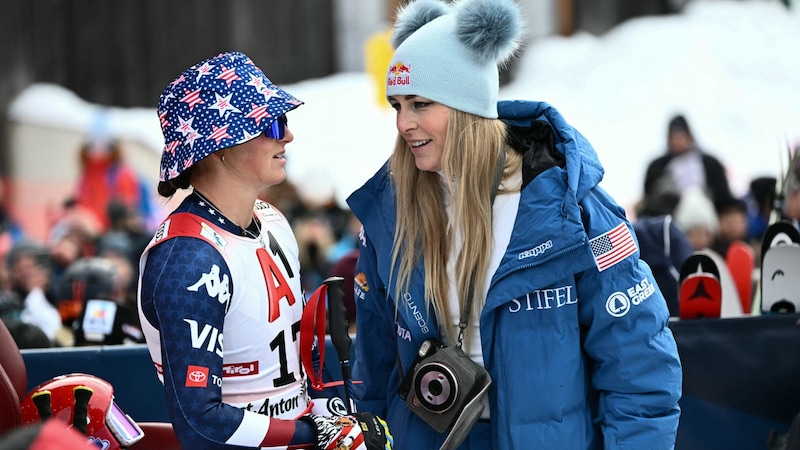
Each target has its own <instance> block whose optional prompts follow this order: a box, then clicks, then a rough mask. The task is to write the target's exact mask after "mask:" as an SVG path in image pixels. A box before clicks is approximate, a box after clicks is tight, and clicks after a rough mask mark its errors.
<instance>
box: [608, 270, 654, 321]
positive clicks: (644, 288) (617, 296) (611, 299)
mask: <svg viewBox="0 0 800 450" xmlns="http://www.w3.org/2000/svg"><path fill="white" fill-rule="evenodd" d="M655 292H656V285H655V283H652V282H650V280H648V279H647V278H644V279H642V281H640V282H638V283H636V285H634V286H631V287H629V288H628V289H626V290H625V292H614V293H613V294H611V295H610V296H608V300H606V311H608V313H609V314H611V316H613V317H622V316H624V315H625V314H628V311H630V309H631V308H632V307H634V306H637V305H639V304H641V303H642V302H643V301H645V300H647V299H648V298H650V297H651V296H652V295H653V294H654V293H655Z"/></svg>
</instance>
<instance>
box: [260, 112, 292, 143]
mask: <svg viewBox="0 0 800 450" xmlns="http://www.w3.org/2000/svg"><path fill="white" fill-rule="evenodd" d="M288 122H289V120H288V119H287V118H286V116H280V117H278V118H277V119H275V120H274V121H273V122H272V123H271V124H270V125H269V127H268V128H267V129H266V130H264V135H265V136H267V137H268V138H272V139H283V137H284V136H285V135H286V124H287V123H288Z"/></svg>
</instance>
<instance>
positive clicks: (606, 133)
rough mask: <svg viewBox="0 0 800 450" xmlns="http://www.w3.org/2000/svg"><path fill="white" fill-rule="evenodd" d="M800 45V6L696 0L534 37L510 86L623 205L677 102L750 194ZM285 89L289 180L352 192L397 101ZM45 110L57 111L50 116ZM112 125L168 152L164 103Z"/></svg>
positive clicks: (72, 102) (54, 100) (350, 81)
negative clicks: (586, 145) (680, 9)
mask: <svg viewBox="0 0 800 450" xmlns="http://www.w3.org/2000/svg"><path fill="white" fill-rule="evenodd" d="M799 46H800V13H798V12H797V11H796V10H795V11H794V12H789V11H787V10H786V8H785V7H784V6H783V5H782V4H781V3H779V2H777V1H774V2H773V1H757V0H750V1H732V2H731V1H712V0H706V1H698V2H695V3H693V4H692V6H691V7H689V8H688V9H687V11H686V12H685V13H684V14H683V15H680V16H669V17H646V18H639V19H634V20H630V21H628V22H626V23H624V24H622V25H620V26H619V27H617V28H615V29H614V30H612V31H610V32H609V33H607V34H605V35H603V36H601V37H596V36H591V35H588V34H577V35H575V36H573V37H570V38H562V37H552V38H547V39H540V40H538V41H536V42H530V43H528V45H527V47H526V50H525V52H524V53H523V54H522V56H521V58H520V61H519V63H518V67H517V71H516V74H515V78H514V81H513V82H512V83H510V84H509V85H507V86H505V87H503V89H502V90H501V93H500V96H501V98H503V99H530V100H541V101H546V102H548V103H551V104H552V105H554V106H555V107H556V108H558V109H559V110H560V111H561V112H562V114H564V115H565V117H566V118H567V120H568V121H569V122H571V123H572V124H573V125H574V126H575V127H577V128H578V129H579V130H580V131H581V132H582V133H583V134H584V135H586V136H587V137H588V138H589V140H590V141H591V142H592V143H593V144H594V146H595V148H596V150H597V151H598V153H599V155H600V158H601V161H602V163H603V164H604V166H605V168H606V176H605V179H604V181H603V184H602V186H603V187H604V188H605V189H606V190H607V191H609V192H610V193H611V194H612V195H613V196H614V197H615V198H617V200H618V201H619V202H620V203H621V204H623V205H624V206H626V207H630V206H632V205H633V203H634V202H636V201H637V200H638V199H639V196H640V194H641V190H642V182H643V178H644V170H645V167H646V165H647V163H648V162H649V161H650V160H651V159H653V158H654V157H656V156H658V155H659V154H660V153H661V152H662V151H663V145H664V140H665V134H666V124H667V122H668V120H669V118H670V117H671V116H672V115H673V114H674V113H678V112H680V113H683V114H684V115H686V117H687V118H688V120H689V123H690V125H691V126H692V128H693V130H694V134H695V136H696V138H697V140H698V142H699V143H700V145H701V146H703V147H704V148H706V149H707V150H708V151H709V152H711V153H713V154H715V155H717V156H718V157H719V158H720V159H721V160H722V161H723V162H724V163H725V164H726V165H727V166H728V168H729V170H730V172H731V175H732V177H733V184H734V188H735V189H736V191H737V193H739V194H743V193H744V190H745V189H746V187H747V182H748V181H749V179H750V178H751V177H755V176H762V175H770V176H776V175H778V173H779V172H780V170H781V164H785V160H786V156H785V155H786V146H787V142H789V141H794V140H796V139H798V138H800V57H798V55H799V54H800V53H798V47H799ZM283 87H284V88H285V89H287V90H288V91H289V92H291V93H292V94H294V95H296V96H297V97H299V98H300V99H302V100H304V101H305V102H306V104H305V105H304V106H302V107H300V108H298V109H297V110H295V111H293V112H292V113H291V116H290V118H291V119H292V120H291V121H290V126H291V127H292V130H293V132H294V133H295V135H296V138H295V141H294V142H293V143H292V144H290V145H289V146H288V147H287V158H288V159H289V164H288V165H287V171H288V176H289V178H290V180H292V181H293V182H294V183H296V184H297V185H299V186H300V187H301V188H302V190H303V192H305V193H307V195H309V196H313V197H315V198H319V199H324V198H330V196H335V197H336V198H337V200H338V201H339V202H340V203H341V204H344V199H345V198H346V197H347V195H348V194H349V193H350V192H352V191H353V190H354V189H356V188H358V187H359V186H360V185H361V184H362V183H363V182H364V181H365V180H366V179H367V178H368V177H369V176H370V175H371V174H372V172H374V171H375V170H377V168H378V167H379V166H380V165H381V164H382V163H383V162H384V160H385V159H386V158H387V157H388V156H389V152H390V151H391V148H392V146H393V142H394V136H395V132H396V130H395V128H394V115H393V111H392V110H391V109H389V108H387V107H385V106H383V105H380V104H379V103H378V102H376V101H375V91H374V89H375V86H374V85H373V82H372V79H371V78H370V76H369V75H367V74H364V73H340V74H336V75H333V76H330V77H326V78H321V79H313V80H306V81H303V82H300V83H296V84H292V85H288V86H283ZM155 100H156V99H153V103H155ZM42 108H47V110H48V111H50V112H51V114H49V115H48V116H47V117H43V116H42V115H41V114H40V111H42ZM97 109H98V107H97V105H91V104H87V103H85V102H83V101H82V100H80V99H78V98H77V97H75V96H74V94H72V93H71V92H69V91H65V90H63V89H61V88H59V87H57V86H52V85H36V86H32V87H31V88H29V89H28V90H26V91H25V92H24V93H23V94H22V95H21V96H20V97H19V98H18V100H17V101H16V102H15V103H14V104H13V105H12V108H11V111H10V118H11V119H12V120H17V121H24V122H30V123H38V124H45V125H48V124H52V125H53V126H58V127H68V128H74V129H76V130H86V129H87V128H88V127H89V124H90V123H91V121H92V118H93V117H94V114H95V112H96V111H97ZM44 122H46V123H44ZM109 127H110V129H111V132H112V133H115V134H117V135H119V136H120V137H129V138H136V139H138V140H139V141H141V142H145V143H148V144H149V145H150V146H152V148H153V151H154V152H160V146H161V142H162V141H161V134H160V129H159V125H158V120H157V117H156V113H155V109H153V110H149V109H134V110H127V109H125V110H123V109H119V108H112V109H111V110H110V114H109ZM154 170H155V169H154ZM153 175H155V174H153Z"/></svg>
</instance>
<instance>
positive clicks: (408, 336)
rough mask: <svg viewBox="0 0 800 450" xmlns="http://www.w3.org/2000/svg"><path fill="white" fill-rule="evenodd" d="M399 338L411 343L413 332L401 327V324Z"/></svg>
mask: <svg viewBox="0 0 800 450" xmlns="http://www.w3.org/2000/svg"><path fill="white" fill-rule="evenodd" d="M397 337H399V338H400V339H403V340H404V341H408V342H411V332H410V331H408V330H406V329H405V328H403V327H401V326H400V324H399V323H398V324H397Z"/></svg>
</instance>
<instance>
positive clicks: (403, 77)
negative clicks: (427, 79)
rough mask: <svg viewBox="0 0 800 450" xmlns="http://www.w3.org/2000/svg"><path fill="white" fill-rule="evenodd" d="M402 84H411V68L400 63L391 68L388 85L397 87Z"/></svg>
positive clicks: (387, 80)
mask: <svg viewBox="0 0 800 450" xmlns="http://www.w3.org/2000/svg"><path fill="white" fill-rule="evenodd" d="M401 84H411V66H407V65H405V64H403V63H402V62H398V63H397V64H395V65H393V66H392V67H389V74H388V77H387V79H386V85H387V86H397V85H401Z"/></svg>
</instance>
